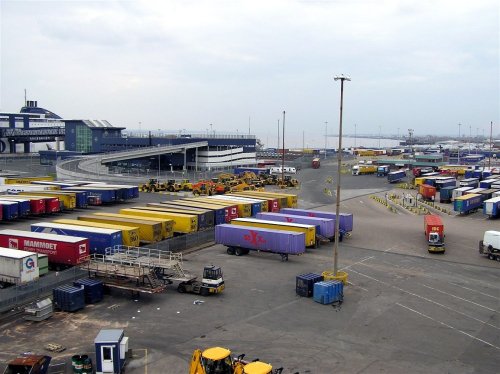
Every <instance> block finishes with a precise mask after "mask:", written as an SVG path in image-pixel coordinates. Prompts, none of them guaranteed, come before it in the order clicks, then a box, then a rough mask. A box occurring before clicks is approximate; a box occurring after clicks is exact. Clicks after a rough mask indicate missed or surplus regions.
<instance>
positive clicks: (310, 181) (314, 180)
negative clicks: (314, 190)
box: [302, 179, 316, 184]
mask: <svg viewBox="0 0 500 374" xmlns="http://www.w3.org/2000/svg"><path fill="white" fill-rule="evenodd" d="M314 182H316V179H311V180H309V181H305V182H302V184H307V183H314Z"/></svg>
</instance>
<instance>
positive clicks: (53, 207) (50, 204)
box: [6, 194, 61, 214]
mask: <svg viewBox="0 0 500 374" xmlns="http://www.w3.org/2000/svg"><path fill="white" fill-rule="evenodd" d="M6 196H12V197H14V198H22V199H24V198H26V199H36V200H38V201H41V200H43V203H44V209H45V214H52V213H58V212H60V211H61V202H60V201H59V198H58V197H51V196H31V195H17V194H14V195H6Z"/></svg>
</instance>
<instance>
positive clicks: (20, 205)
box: [0, 200, 31, 217]
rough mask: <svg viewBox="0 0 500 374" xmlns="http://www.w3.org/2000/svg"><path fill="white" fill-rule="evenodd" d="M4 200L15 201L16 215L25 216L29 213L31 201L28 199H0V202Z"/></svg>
mask: <svg viewBox="0 0 500 374" xmlns="http://www.w3.org/2000/svg"><path fill="white" fill-rule="evenodd" d="M4 202H8V203H11V202H15V203H17V216H18V217H27V216H29V215H30V214H31V202H30V201H29V200H24V201H18V200H15V201H13V200H0V204H4Z"/></svg>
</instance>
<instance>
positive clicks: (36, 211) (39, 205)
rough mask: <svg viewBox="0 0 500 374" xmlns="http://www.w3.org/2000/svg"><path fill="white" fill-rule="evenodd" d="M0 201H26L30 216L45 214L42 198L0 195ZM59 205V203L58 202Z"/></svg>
mask: <svg viewBox="0 0 500 374" xmlns="http://www.w3.org/2000/svg"><path fill="white" fill-rule="evenodd" d="M0 199H2V200H9V201H17V202H21V201H28V202H29V207H30V208H29V210H30V214H32V215H35V216H37V215H40V214H45V201H44V200H43V198H37V197H29V196H24V197H23V198H20V197H16V196H15V195H0ZM58 204H59V201H58Z"/></svg>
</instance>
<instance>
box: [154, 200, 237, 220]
mask: <svg viewBox="0 0 500 374" xmlns="http://www.w3.org/2000/svg"><path fill="white" fill-rule="evenodd" d="M160 204H165V205H167V206H172V207H179V208H184V209H186V210H188V211H190V210H192V211H194V212H196V211H198V210H201V211H204V210H209V211H212V212H213V213H214V223H215V225H220V224H222V223H227V222H230V220H229V218H227V219H226V217H227V210H228V208H224V207H220V206H215V205H213V204H203V203H200V202H198V203H193V202H190V201H183V200H167V201H161V202H160Z"/></svg>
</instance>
